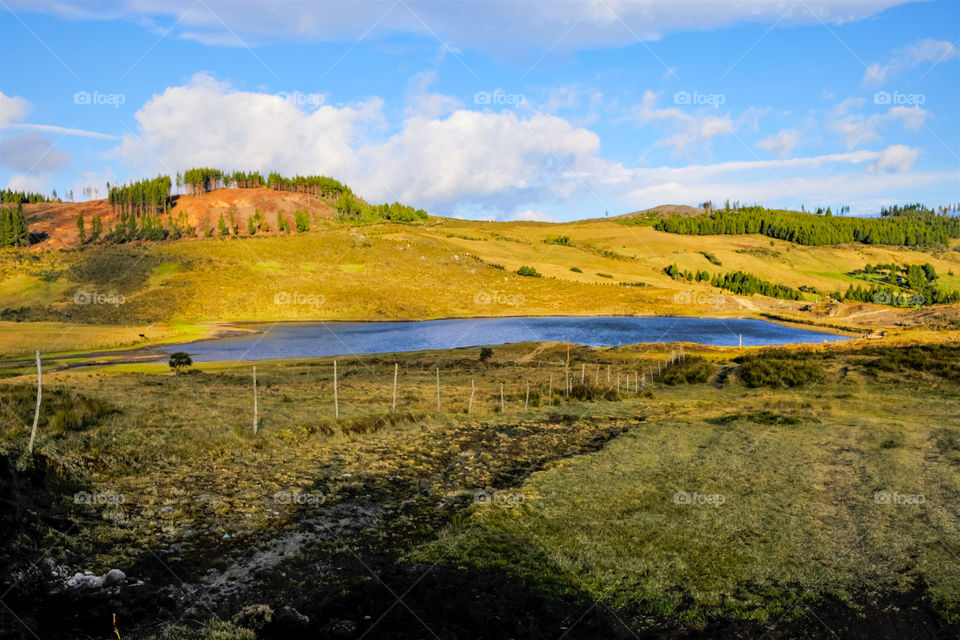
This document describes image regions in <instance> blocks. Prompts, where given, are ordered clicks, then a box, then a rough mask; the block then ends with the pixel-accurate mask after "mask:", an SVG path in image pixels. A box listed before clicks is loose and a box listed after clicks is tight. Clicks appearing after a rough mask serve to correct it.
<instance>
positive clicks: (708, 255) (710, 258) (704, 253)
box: [700, 251, 723, 267]
mask: <svg viewBox="0 0 960 640" xmlns="http://www.w3.org/2000/svg"><path fill="white" fill-rule="evenodd" d="M700 255H702V256H703V257H704V258H706V259H707V260H708V261H709V262H710V264H715V265H717V266H718V267H720V266H723V263H722V262H720V259H719V258H718V257H717V256H715V255H714V254H712V253H710V252H709V251H701V252H700Z"/></svg>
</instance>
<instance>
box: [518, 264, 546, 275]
mask: <svg viewBox="0 0 960 640" xmlns="http://www.w3.org/2000/svg"><path fill="white" fill-rule="evenodd" d="M517 275H518V276H527V277H530V278H539V277H540V273H539V272H538V271H537V270H536V269H534V268H533V267H528V266H526V265H524V266H522V267H520V268H519V269H517Z"/></svg>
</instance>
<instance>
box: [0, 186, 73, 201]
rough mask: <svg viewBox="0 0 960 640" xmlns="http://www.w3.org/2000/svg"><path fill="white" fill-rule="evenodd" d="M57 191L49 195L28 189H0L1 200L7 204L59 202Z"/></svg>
mask: <svg viewBox="0 0 960 640" xmlns="http://www.w3.org/2000/svg"><path fill="white" fill-rule="evenodd" d="M59 201H60V200H59V199H58V198H57V192H56V190H54V192H53V195H52V196H50V197H47V196H45V195H43V194H42V193H30V192H27V191H13V190H12V189H0V202H5V203H7V204H36V203H38V202H59Z"/></svg>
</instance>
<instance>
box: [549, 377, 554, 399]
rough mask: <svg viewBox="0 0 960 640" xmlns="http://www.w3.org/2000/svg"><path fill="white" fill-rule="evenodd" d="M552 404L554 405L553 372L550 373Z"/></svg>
mask: <svg viewBox="0 0 960 640" xmlns="http://www.w3.org/2000/svg"><path fill="white" fill-rule="evenodd" d="M549 394H550V405H551V406H553V374H552V373H551V374H550V391H549Z"/></svg>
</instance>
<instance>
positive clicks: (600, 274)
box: [597, 273, 613, 278]
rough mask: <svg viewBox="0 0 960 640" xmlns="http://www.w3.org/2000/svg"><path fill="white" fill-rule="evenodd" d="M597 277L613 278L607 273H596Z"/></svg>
mask: <svg viewBox="0 0 960 640" xmlns="http://www.w3.org/2000/svg"><path fill="white" fill-rule="evenodd" d="M597 275H598V276H600V277H601V278H613V276H612V275H610V274H609V273H598V274H597Z"/></svg>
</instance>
